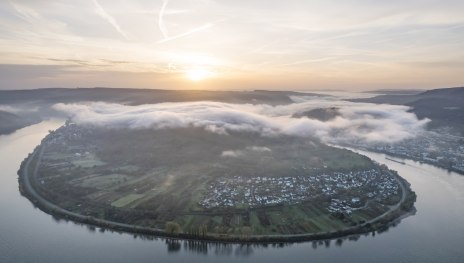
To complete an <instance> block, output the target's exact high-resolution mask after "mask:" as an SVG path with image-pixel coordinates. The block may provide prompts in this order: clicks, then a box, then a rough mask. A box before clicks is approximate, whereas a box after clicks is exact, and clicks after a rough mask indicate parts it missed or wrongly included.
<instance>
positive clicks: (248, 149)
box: [221, 146, 272, 158]
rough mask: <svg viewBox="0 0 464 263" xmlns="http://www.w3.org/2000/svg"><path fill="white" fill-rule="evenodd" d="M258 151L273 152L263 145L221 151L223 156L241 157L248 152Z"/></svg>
mask: <svg viewBox="0 0 464 263" xmlns="http://www.w3.org/2000/svg"><path fill="white" fill-rule="evenodd" d="M250 152H256V153H266V152H272V150H271V149H269V148H267V147H263V146H248V147H246V148H245V149H244V150H227V151H223V152H222V153H221V157H234V158H237V157H241V156H243V155H245V154H247V153H250Z"/></svg>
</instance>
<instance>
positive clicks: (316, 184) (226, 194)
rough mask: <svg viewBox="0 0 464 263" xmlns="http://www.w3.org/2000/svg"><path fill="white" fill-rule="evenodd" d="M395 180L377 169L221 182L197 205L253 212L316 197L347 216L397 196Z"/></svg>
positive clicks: (210, 187)
mask: <svg viewBox="0 0 464 263" xmlns="http://www.w3.org/2000/svg"><path fill="white" fill-rule="evenodd" d="M400 191H401V190H400V189H399V184H398V182H397V180H396V179H395V178H394V177H393V176H391V175H389V174H387V173H384V172H382V171H379V170H378V169H371V170H367V171H356V172H347V173H341V172H334V173H332V174H321V175H318V176H315V175H311V176H305V175H300V176H294V177H253V178H248V177H243V176H234V177H231V178H221V179H217V180H216V181H214V182H213V183H212V184H211V185H209V189H208V193H207V194H206V195H205V196H204V197H203V199H202V200H201V201H200V202H199V204H200V205H201V206H202V207H204V208H206V209H211V208H220V207H236V208H244V207H250V208H256V207H261V206H272V205H281V204H286V205H291V204H296V203H300V202H304V201H308V200H311V199H314V198H317V197H326V198H327V197H328V198H329V199H330V200H331V202H330V206H329V207H327V210H329V212H331V213H337V212H340V213H345V214H350V213H351V212H352V211H353V210H354V209H357V208H359V207H362V206H364V204H365V203H366V202H367V200H376V201H378V202H379V203H382V202H385V201H386V200H387V199H389V198H391V197H393V196H397V195H398V194H399V193H400Z"/></svg>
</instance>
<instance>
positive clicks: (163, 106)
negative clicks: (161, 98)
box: [52, 97, 428, 143]
mask: <svg viewBox="0 0 464 263" xmlns="http://www.w3.org/2000/svg"><path fill="white" fill-rule="evenodd" d="M293 101H295V102H294V103H291V104H287V105H278V106H275V105H269V104H258V105H257V104H231V103H223V102H211V101H196V102H177V103H158V104H146V105H139V106H129V105H122V104H115V103H104V102H90V103H72V104H64V103H58V104H55V105H54V106H53V107H52V108H53V109H54V110H56V111H58V112H61V113H64V114H65V115H66V116H67V117H68V118H70V119H71V120H72V121H74V122H76V123H79V124H86V125H96V126H104V127H110V128H132V129H142V128H151V129H170V128H187V127H201V128H204V129H205V130H207V131H210V132H214V133H219V134H224V135H227V134H228V133H229V132H233V131H238V132H241V131H246V132H256V133H260V134H262V135H263V136H278V135H291V136H300V137H315V138H319V139H320V140H321V141H323V142H326V143H353V142H363V143H393V142H398V141H401V140H404V139H407V138H412V137H414V136H416V135H417V134H419V133H420V132H422V131H423V130H424V128H425V125H426V123H427V122H428V120H427V119H424V120H419V119H418V118H417V117H416V115H415V114H414V113H410V112H408V110H409V107H406V106H400V105H386V104H381V105H378V104H370V103H355V102H347V101H340V100H334V99H327V98H325V99H324V98H320V97H319V98H317V97H294V98H293ZM329 107H336V108H337V109H338V111H339V115H338V116H336V117H335V118H333V119H330V120H327V121H321V120H318V119H313V118H308V117H300V118H295V117H294V116H297V115H298V113H301V112H304V111H308V110H311V109H318V108H329Z"/></svg>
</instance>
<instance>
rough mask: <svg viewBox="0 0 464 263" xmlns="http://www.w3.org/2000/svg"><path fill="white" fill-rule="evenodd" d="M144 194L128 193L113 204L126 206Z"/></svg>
mask: <svg viewBox="0 0 464 263" xmlns="http://www.w3.org/2000/svg"><path fill="white" fill-rule="evenodd" d="M143 196H144V195H143V194H128V195H126V196H124V197H122V198H119V199H118V200H116V201H114V202H112V203H111V205H112V206H115V207H125V206H127V205H129V204H130V203H132V202H134V201H135V200H137V199H140V198H142V197H143Z"/></svg>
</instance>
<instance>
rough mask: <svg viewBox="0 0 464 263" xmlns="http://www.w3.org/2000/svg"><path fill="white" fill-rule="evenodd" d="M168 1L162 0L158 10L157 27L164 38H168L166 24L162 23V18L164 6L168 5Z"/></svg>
mask: <svg viewBox="0 0 464 263" xmlns="http://www.w3.org/2000/svg"><path fill="white" fill-rule="evenodd" d="M168 2H169V0H164V1H163V6H162V7H161V10H160V11H159V16H158V27H159V29H160V31H161V34H163V38H164V39H168V38H169V35H168V30H167V28H166V25H165V24H164V20H163V17H164V12H165V11H166V7H167V6H168Z"/></svg>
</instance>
